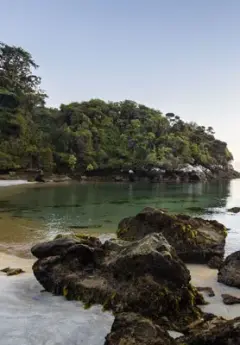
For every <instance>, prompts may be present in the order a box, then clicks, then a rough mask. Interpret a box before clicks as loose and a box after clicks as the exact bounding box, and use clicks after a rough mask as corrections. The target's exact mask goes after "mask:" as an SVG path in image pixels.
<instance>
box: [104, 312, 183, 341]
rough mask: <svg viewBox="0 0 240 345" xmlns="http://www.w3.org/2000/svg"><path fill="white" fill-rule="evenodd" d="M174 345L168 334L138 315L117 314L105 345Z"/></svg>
mask: <svg viewBox="0 0 240 345" xmlns="http://www.w3.org/2000/svg"><path fill="white" fill-rule="evenodd" d="M135 344H136V345H174V344H176V343H175V341H174V340H173V339H172V338H171V337H170V336H169V335H168V333H167V332H166V331H165V330H164V329H163V328H161V327H160V326H158V325H157V324H154V323H153V322H152V321H151V320H150V319H146V318H144V317H142V316H141V315H139V314H134V313H121V314H117V316H116V318H115V320H114V323H113V325H112V329H111V332H110V333H109V334H108V335H107V337H106V341H105V345H135Z"/></svg>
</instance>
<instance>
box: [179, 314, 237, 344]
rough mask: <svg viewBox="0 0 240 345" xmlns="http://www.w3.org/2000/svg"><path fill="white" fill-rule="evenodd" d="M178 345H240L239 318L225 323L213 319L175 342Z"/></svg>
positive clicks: (221, 320) (222, 320)
mask: <svg viewBox="0 0 240 345" xmlns="http://www.w3.org/2000/svg"><path fill="white" fill-rule="evenodd" d="M176 343H177V344H178V345H240V317H238V318H236V319H233V320H229V321H226V320H224V319H222V318H213V320H211V321H209V322H206V324H205V327H204V328H203V327H200V328H196V329H193V330H192V331H191V334H190V335H189V336H186V337H181V338H178V339H177V340H176Z"/></svg>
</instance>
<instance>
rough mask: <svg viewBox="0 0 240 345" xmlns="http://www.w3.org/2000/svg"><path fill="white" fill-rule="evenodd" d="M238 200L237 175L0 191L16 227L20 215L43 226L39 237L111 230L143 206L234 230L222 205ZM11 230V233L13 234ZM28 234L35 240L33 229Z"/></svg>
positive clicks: (232, 220) (239, 183)
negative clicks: (71, 230)
mask: <svg viewBox="0 0 240 345" xmlns="http://www.w3.org/2000/svg"><path fill="white" fill-rule="evenodd" d="M15 188H17V187H15ZM19 188H20V187H19ZM4 189H5V190H6V188H4ZM239 205H240V180H234V181H231V182H229V181H222V182H213V183H198V184H147V183H146V184H143V183H136V184H128V183H126V184H124V183H122V184H117V183H104V184H103V183H102V184H101V183H95V184H94V183H92V184H88V183H87V184H79V183H73V184H67V185H44V186H42V185H34V186H31V187H29V186H28V187H21V189H20V190H19V189H18V192H17V193H12V192H11V193H10V195H9V196H7V195H6V193H4V196H3V197H2V194H0V210H2V211H3V212H5V213H6V212H8V214H9V215H11V219H13V217H15V228H14V231H15V232H21V231H22V230H21V229H20V228H19V226H18V222H19V221H18V219H19V220H20V219H30V220H31V221H35V222H41V224H42V225H44V226H42V225H41V226H39V228H38V232H37V236H38V237H39V236H40V234H41V235H42V237H43V238H49V237H53V236H54V235H56V234H57V233H58V232H63V231H69V227H86V228H88V229H87V231H88V232H94V233H96V227H97V232H98V233H99V232H102V233H106V232H115V231H116V228H117V224H118V222H119V221H120V220H121V219H122V218H124V217H127V216H131V215H135V214H136V213H137V212H139V211H140V210H142V209H143V208H144V207H146V206H152V207H158V208H163V209H167V210H168V211H169V212H174V213H188V214H192V215H198V216H203V217H205V218H210V219H217V220H219V221H221V222H223V223H224V224H226V225H227V227H229V228H231V229H232V231H238V224H239V217H238V215H236V216H235V217H234V216H233V215H230V214H228V213H226V208H227V207H230V206H239ZM239 216H240V215H239ZM0 225H1V220H0ZM14 231H10V232H9V233H11V236H13V237H14V235H13V233H14ZM5 233H6V231H5ZM28 236H29V238H34V240H35V239H36V236H35V237H34V232H33V233H28ZM25 237H26V235H25ZM1 240H2V238H1V226H0V241H1Z"/></svg>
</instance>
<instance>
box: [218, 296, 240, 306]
mask: <svg viewBox="0 0 240 345" xmlns="http://www.w3.org/2000/svg"><path fill="white" fill-rule="evenodd" d="M222 299H223V303H224V304H227V305H232V304H239V303H240V298H239V297H235V296H231V295H228V294H223V295H222Z"/></svg>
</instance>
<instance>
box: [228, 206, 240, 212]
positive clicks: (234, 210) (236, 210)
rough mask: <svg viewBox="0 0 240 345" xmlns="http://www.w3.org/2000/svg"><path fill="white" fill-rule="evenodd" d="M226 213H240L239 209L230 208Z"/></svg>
mask: <svg viewBox="0 0 240 345" xmlns="http://www.w3.org/2000/svg"><path fill="white" fill-rule="evenodd" d="M228 212H232V213H239V212H240V207H232V208H229V209H228Z"/></svg>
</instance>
